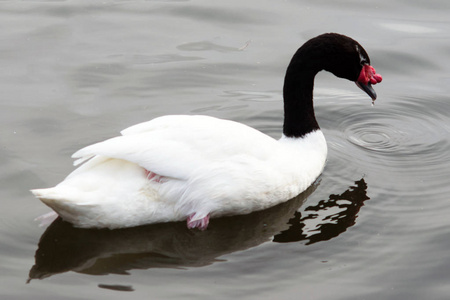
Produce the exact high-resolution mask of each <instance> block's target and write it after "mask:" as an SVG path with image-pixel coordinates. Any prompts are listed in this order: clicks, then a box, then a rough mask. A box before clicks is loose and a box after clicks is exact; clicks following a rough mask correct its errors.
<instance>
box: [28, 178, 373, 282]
mask: <svg viewBox="0 0 450 300" xmlns="http://www.w3.org/2000/svg"><path fill="white" fill-rule="evenodd" d="M356 183H357V185H356V186H355V187H351V188H350V189H349V190H347V191H345V192H344V193H343V194H341V195H339V196H336V195H331V196H330V199H329V200H327V201H321V202H319V204H318V205H317V206H310V207H308V208H307V210H308V211H314V212H315V214H314V215H310V216H308V217H305V218H301V217H300V214H299V213H298V212H297V210H298V209H299V207H300V206H301V205H302V204H303V203H304V201H305V199H307V197H308V196H309V195H310V194H311V193H312V192H313V191H314V190H315V189H316V187H317V186H318V184H316V185H313V186H311V187H310V188H309V189H308V190H306V191H305V192H304V193H302V194H301V195H299V196H297V197H295V198H294V199H292V200H290V201H288V202H286V203H283V204H280V205H277V206H275V207H272V208H269V209H267V210H264V211H259V212H254V213H252V214H249V215H244V216H234V217H227V218H219V219H213V220H211V222H210V226H209V227H208V230H206V231H203V232H201V231H196V230H189V229H187V227H186V224H185V222H177V223H165V224H154V225H148V226H141V227H136V228H128V229H118V230H108V229H80V228H74V227H73V226H72V225H71V224H69V223H67V222H64V221H63V220H62V219H60V218H58V219H56V220H55V221H54V222H53V223H52V224H51V225H50V226H49V227H48V228H47V230H46V231H45V232H44V234H43V235H42V237H41V239H40V241H39V245H38V249H37V251H36V254H35V265H34V266H33V267H32V268H31V270H30V273H29V279H30V280H31V279H36V278H38V279H43V278H46V277H49V276H51V275H54V274H58V273H63V272H67V271H76V272H80V273H85V274H91V275H106V274H111V273H113V274H128V273H127V271H128V270H131V269H148V268H185V267H201V266H206V265H210V264H212V263H214V262H217V261H220V259H218V257H220V256H223V255H225V254H227V253H232V252H236V251H241V250H245V249H248V248H252V247H255V246H257V245H260V244H262V243H264V242H267V241H270V240H271V239H272V237H273V236H275V239H274V241H275V242H293V241H299V240H305V239H309V243H313V242H318V241H321V240H328V239H330V238H332V237H335V236H337V235H339V234H340V233H342V232H344V231H345V230H346V229H347V228H348V227H350V226H352V225H353V224H354V223H355V219H356V214H357V212H358V211H359V209H360V207H361V206H362V204H363V202H364V200H366V199H368V197H367V196H366V188H367V185H366V184H365V182H364V179H361V180H360V181H357V182H356ZM340 199H345V200H346V201H348V202H350V204H348V203H341V202H340V201H339V200H340ZM333 206H336V207H338V208H339V209H340V210H342V209H343V208H346V209H343V210H342V211H341V212H340V213H339V214H337V215H335V214H334V212H333V214H332V215H329V216H328V217H325V218H324V219H323V220H324V223H323V224H322V225H321V226H319V229H318V230H317V232H316V233H314V234H312V235H308V233H305V231H304V228H305V224H304V223H305V222H306V221H307V220H308V219H314V218H315V215H317V214H318V213H319V212H325V211H326V209H327V208H332V207H333ZM292 216H294V217H292ZM332 223H336V224H332ZM104 288H115V287H109V286H108V287H106V286H105V287H104ZM120 288H121V289H123V287H120Z"/></svg>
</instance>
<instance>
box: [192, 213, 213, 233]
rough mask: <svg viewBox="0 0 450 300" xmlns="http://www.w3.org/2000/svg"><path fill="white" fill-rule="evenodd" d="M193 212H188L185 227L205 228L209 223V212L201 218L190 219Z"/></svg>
mask: <svg viewBox="0 0 450 300" xmlns="http://www.w3.org/2000/svg"><path fill="white" fill-rule="evenodd" d="M194 216H195V213H193V214H190V215H189V216H188V218H187V227H188V228H189V229H192V228H198V229H200V230H202V231H203V230H205V229H206V228H207V227H208V224H209V214H208V215H207V216H206V217H203V218H201V219H196V220H192V218H194Z"/></svg>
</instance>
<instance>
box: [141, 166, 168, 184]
mask: <svg viewBox="0 0 450 300" xmlns="http://www.w3.org/2000/svg"><path fill="white" fill-rule="evenodd" d="M144 171H145V176H146V177H147V179H148V180H152V181H156V182H159V183H161V182H163V180H164V177H163V176H161V175H158V174H156V173H153V172H152V171H149V170H147V169H144Z"/></svg>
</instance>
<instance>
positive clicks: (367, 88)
mask: <svg viewBox="0 0 450 300" xmlns="http://www.w3.org/2000/svg"><path fill="white" fill-rule="evenodd" d="M355 83H356V85H357V86H358V87H359V88H360V89H362V90H363V91H364V92H366V93H367V95H369V96H370V98H372V100H375V99H377V93H376V92H375V90H374V89H373V87H372V84H371V83H370V82H368V83H367V84H364V83H361V82H359V81H356V82H355Z"/></svg>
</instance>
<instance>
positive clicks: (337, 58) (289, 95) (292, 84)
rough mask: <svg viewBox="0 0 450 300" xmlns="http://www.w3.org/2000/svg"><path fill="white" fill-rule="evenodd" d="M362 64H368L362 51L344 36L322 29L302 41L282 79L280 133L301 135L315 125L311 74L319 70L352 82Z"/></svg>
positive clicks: (315, 126) (312, 129)
mask: <svg viewBox="0 0 450 300" xmlns="http://www.w3.org/2000/svg"><path fill="white" fill-rule="evenodd" d="M363 64H370V60H369V57H368V55H367V53H366V51H365V50H364V49H363V48H362V46H361V45H360V44H359V43H358V42H356V41H355V40H353V39H351V38H349V37H347V36H344V35H341V34H337V33H325V34H322V35H319V36H317V37H315V38H312V39H310V40H309V41H307V42H306V43H305V44H303V46H301V47H300V49H298V50H297V52H296V53H295V55H294V57H293V58H292V60H291V62H290V64H289V66H288V69H287V71H286V77H285V79H284V89H283V97H284V117H285V119H284V125H283V133H284V135H285V136H287V137H303V136H305V135H306V134H308V133H310V132H312V131H314V130H317V129H319V124H317V121H316V117H315V115H314V107H313V88H314V77H315V76H316V74H317V73H318V72H319V71H321V70H326V71H329V72H331V73H333V74H334V75H336V76H337V77H340V78H345V79H348V80H351V81H355V82H356V80H357V79H358V76H359V74H360V72H361V69H362V65H363Z"/></svg>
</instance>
